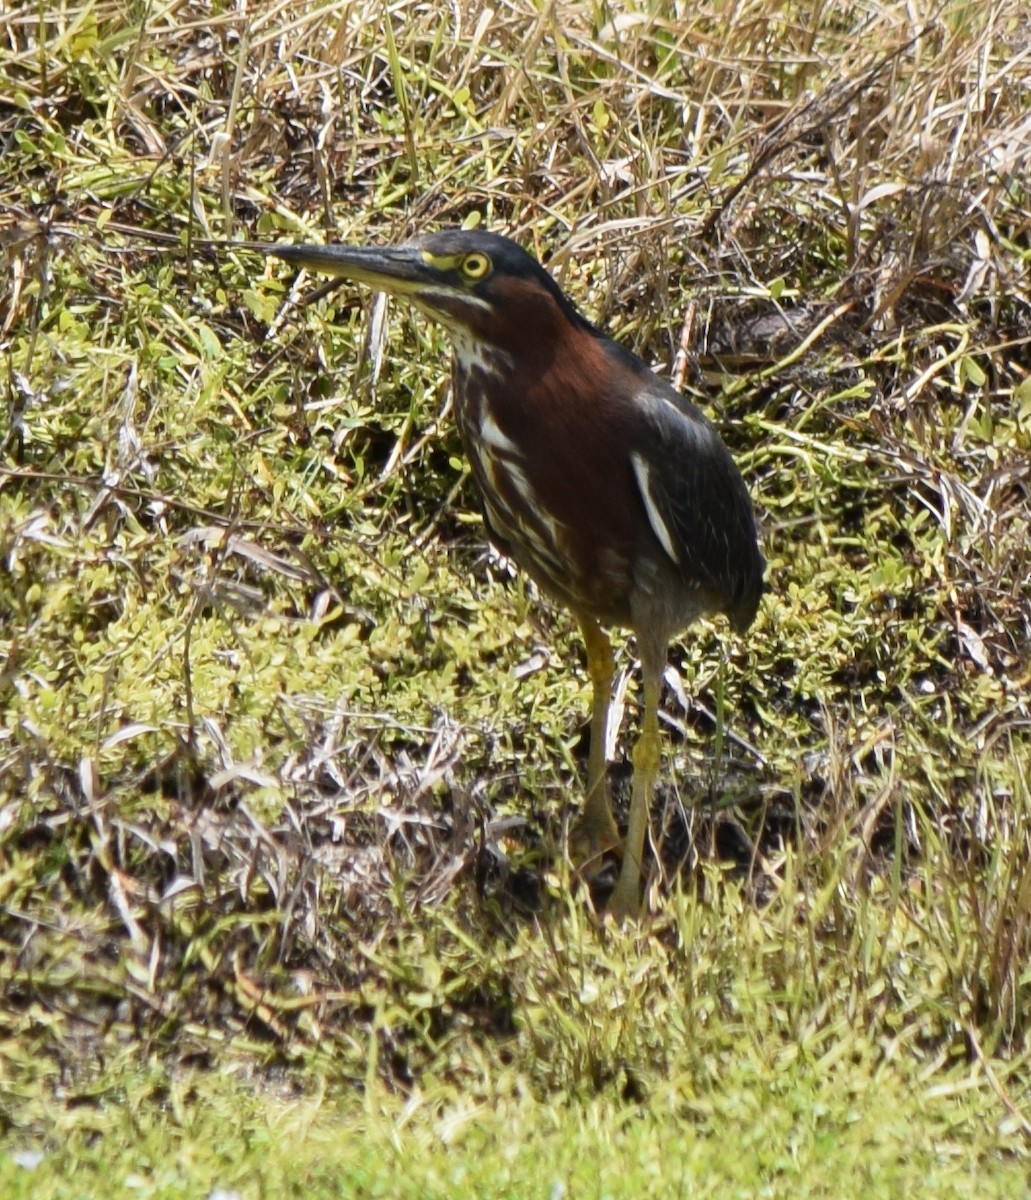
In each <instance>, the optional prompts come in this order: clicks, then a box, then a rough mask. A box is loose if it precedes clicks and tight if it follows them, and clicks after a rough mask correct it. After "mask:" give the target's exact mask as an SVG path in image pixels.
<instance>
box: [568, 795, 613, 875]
mask: <svg viewBox="0 0 1031 1200" xmlns="http://www.w3.org/2000/svg"><path fill="white" fill-rule="evenodd" d="M622 853H623V843H622V839H621V838H620V836H619V830H618V829H617V828H616V822H615V821H614V820H613V817H612V813H611V812H609V810H608V806H607V805H606V807H605V808H604V809H602V808H600V807H596V808H594V809H593V810H589V811H587V812H585V813H584V815H583V816H582V817H581V818H580V819H579V820H578V821H577V822H576V824H575V825H574V826H573V828H572V829H571V830H570V831H569V857H570V859H571V860H572V863H573V866H574V867H576V869H577V872H578V873H579V874H580V875H582V876H583V877H584V878H585V879H587V880H588V882H589V881H590V880H591V879H593V878H595V877H596V876H598V875H600V874H601V872H602V871H603V869H604V868H605V865H606V859H607V858H608V857H609V855H611V854H616V855H618V856H620V857H622Z"/></svg>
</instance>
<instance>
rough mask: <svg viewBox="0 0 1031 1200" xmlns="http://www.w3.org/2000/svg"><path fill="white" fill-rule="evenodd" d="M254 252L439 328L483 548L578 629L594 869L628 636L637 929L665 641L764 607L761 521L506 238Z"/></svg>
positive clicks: (652, 380)
mask: <svg viewBox="0 0 1031 1200" xmlns="http://www.w3.org/2000/svg"><path fill="white" fill-rule="evenodd" d="M264 249H265V251H266V252H267V253H270V254H274V255H276V256H278V257H279V258H282V259H285V260H286V261H287V262H289V263H292V264H294V265H295V266H298V267H302V268H304V269H306V270H311V271H317V272H320V273H322V274H324V275H329V276H334V277H338V278H342V279H347V280H352V281H354V282H357V283H363V284H367V285H369V286H370V287H372V288H374V289H376V290H377V291H382V292H387V293H389V294H391V295H394V296H401V297H403V298H405V299H407V300H409V301H411V303H412V304H414V305H415V307H416V308H418V309H420V310H421V311H422V312H423V313H425V314H426V316H428V317H431V318H433V319H434V320H436V321H439V322H440V323H441V324H442V325H443V326H444V328H445V329H446V330H447V333H448V335H449V336H450V339H451V342H452V344H453V348H454V364H453V402H454V410H455V415H456V417H457V421H458V428H459V432H460V434H461V437H462V442H463V445H464V447H465V452H466V454H467V455H468V457H469V463H470V465H471V467H472V472H473V475H474V477H475V479H476V482H477V483H478V484H479V488H480V493H481V495H482V499H483V508H484V513H485V517H486V522H487V526H488V529H489V532H490V535H491V537H492V540H494V541H495V542H496V543H497V545H498V547H499V548H500V549H501V550H502V551H503V553H505V554H506V555H508V556H510V557H511V558H513V559H514V560H515V561H516V562H517V563H518V564H519V565H520V566H521V567H522V568H523V569H524V570H525V571H526V572H527V574H529V575H530V577H531V578H532V579H533V580H535V582H536V583H537V584H538V585H539V586H540V587H541V588H542V589H543V591H544V592H546V593H548V594H549V595H551V596H552V597H554V598H555V599H557V600H559V601H561V602H562V603H563V604H565V605H566V606H567V607H569V608H570V609H571V610H572V611H573V613H574V614H575V616H576V618H577V620H578V621H579V623H580V627H581V629H582V630H583V635H584V641H585V643H586V648H587V664H588V670H589V674H590V678H591V684H592V686H593V705H592V713H591V727H590V747H589V752H588V768H587V800H586V806H585V809H584V813H583V816H582V818H581V820H580V822H579V825H578V828H577V830H576V833H575V838H576V840H577V842H578V843H579V844H580V845H581V846H585V847H586V850H587V853H588V854H589V855H592V856H593V855H600V854H601V853H602V852H604V851H605V850H607V849H609V848H612V847H614V846H616V845H617V844H618V842H619V836H618V830H617V827H616V823H615V820H614V818H613V815H612V808H611V801H610V796H609V789H608V784H607V781H606V760H605V743H606V737H605V732H606V728H607V724H608V710H609V704H610V700H611V692H612V681H613V674H614V664H613V656H612V647H611V643H610V641H609V638H608V635H607V634H606V633H605V632H604V630H603V628H602V626H604V625H619V626H624V627H628V628H629V629H631V630H632V631H633V633H634V634H635V635H636V638H637V649H638V654H639V656H640V661H641V675H642V688H643V717H642V721H641V731H640V735H639V738H638V741H637V744H636V746H635V749H634V752H633V766H634V782H633V790H632V795H631V803H630V816H629V825H628V829H627V834H626V839H625V841H624V842H623V846H622V866H621V868H620V873H619V877H618V879H617V882H616V886H615V890H614V891H613V893H612V895H611V897H610V898H609V903H608V908H609V911H611V912H613V913H614V914H615V915H616V916H629V915H636V914H637V912H638V911H639V908H640V899H641V898H640V877H641V861H642V856H643V853H644V840H645V834H646V832H647V827H648V819H649V811H650V808H651V799H652V793H653V791H654V787H655V780H656V776H657V774H658V770H659V765H660V753H661V742H660V737H659V721H658V711H659V700H660V695H661V690H662V678H663V673H664V670H665V667H666V658H667V653H668V649H669V642H670V639H671V638H672V637H673V636H674V635H675V634H676V633H678V632H679V631H681V630H683V629H684V628H685V627H686V626H687V625H689V624H690V623H691V622H692V621H693V620H695V618H697V617H700V616H702V615H704V614H712V613H720V612H722V613H725V614H726V615H727V616H728V617H729V619H730V623H731V625H732V626H733V627H734V628H735V629H736V630H739V631H743V630H744V629H746V628H747V627H748V626H749V625H750V624H751V622H752V620H753V618H754V617H755V613H756V609H757V608H758V605H759V598H760V595H761V594H762V577H763V570H764V565H765V564H764V562H763V558H762V555H761V553H760V551H759V545H758V538H757V530H756V521H755V517H754V514H753V511H752V505H751V501H750V500H749V497H748V492H747V490H746V488H745V484H744V481H743V480H742V478H741V475H740V474H739V472H738V470H737V467H736V466H735V465H734V462H733V460H732V459H731V456H730V454H729V452H728V451H727V448H726V446H724V444H723V442H722V441H721V440H720V437H719V434H718V433H717V432H716V430H715V429H714V428H713V426H712V424H711V423H710V422H709V421H708V419H707V418H706V417H705V416H704V415H703V414H702V412H701V411H700V410H699V409H698V408H697V407H696V406H695V405H694V404H692V403H691V402H690V401H689V400H686V399H684V397H683V396H681V395H680V394H679V393H678V392H677V391H675V390H674V389H673V388H672V387H671V386H670V385H669V384H667V383H665V382H663V380H661V379H660V378H659V377H658V376H657V375H655V374H653V373H652V371H650V370H649V369H648V367H647V366H645V364H644V363H643V362H642V361H641V360H640V359H639V358H638V357H637V356H636V355H634V354H632V353H631V352H630V351H629V350H626V349H624V348H623V347H621V346H619V345H617V344H616V343H615V342H613V341H611V340H610V339H609V338H608V337H606V336H605V335H604V334H603V333H602V332H601V331H600V330H598V329H596V328H595V327H594V326H593V325H591V324H590V323H589V322H588V321H587V320H585V319H584V317H582V316H581V315H580V313H579V312H577V310H576V309H575V308H574V306H573V304H572V303H571V302H570V301H569V299H568V298H567V297H566V296H565V294H564V293H563V292H562V290H561V289H560V288H559V286H558V284H557V283H556V282H555V280H554V279H553V278H552V277H551V276H550V275H549V274H548V272H547V271H545V270H544V268H543V267H542V266H541V265H540V264H539V263H538V262H537V261H536V260H535V259H534V258H532V257H531V256H530V255H529V254H527V253H526V252H525V251H524V250H523V249H522V248H521V247H520V246H519V245H517V244H516V243H515V242H513V241H510V240H509V239H508V238H505V237H501V236H499V235H497V234H493V233H485V232H482V231H480V230H458V229H454V230H447V231H444V232H441V233H433V234H429V235H427V236H423V237H419V238H416V239H415V240H414V241H410V242H406V243H404V244H402V245H398V246H385V247H382V248H376V247H350V246H340V245H336V246H316V245H292V246H286V245H278V246H268V247H264Z"/></svg>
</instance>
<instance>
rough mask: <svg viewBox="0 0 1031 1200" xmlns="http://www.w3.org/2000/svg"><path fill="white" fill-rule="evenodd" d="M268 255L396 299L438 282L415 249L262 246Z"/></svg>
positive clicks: (412, 247)
mask: <svg viewBox="0 0 1031 1200" xmlns="http://www.w3.org/2000/svg"><path fill="white" fill-rule="evenodd" d="M262 249H263V250H264V252H265V253H266V254H272V255H274V256H275V257H276V258H282V259H284V260H285V261H286V262H288V263H293V265H294V266H295V267H303V268H304V269H305V270H306V271H317V272H318V273H319V274H322V275H330V276H333V277H334V278H337V279H350V280H353V281H354V282H355V283H364V284H368V286H369V287H372V288H375V289H376V290H377V291H380V292H390V293H391V294H392V295H395V296H405V295H411V294H413V293H415V292H418V291H420V290H421V289H423V288H425V287H426V286H427V284H432V283H436V282H438V280H437V276H436V274H435V273H434V271H433V270H432V269H431V268H430V266H429V264H428V263H427V262H426V261H425V259H424V258H423V256H422V252H421V251H420V250H419V249H418V247H416V246H382V247H381V246H316V245H300V246H296V245H294V246H288V245H277V246H263V247H262Z"/></svg>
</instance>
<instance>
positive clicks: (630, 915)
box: [605, 858, 641, 922]
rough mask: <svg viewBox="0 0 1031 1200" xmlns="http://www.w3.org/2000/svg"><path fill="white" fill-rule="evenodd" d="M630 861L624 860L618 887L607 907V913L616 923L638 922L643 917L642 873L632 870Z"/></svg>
mask: <svg viewBox="0 0 1031 1200" xmlns="http://www.w3.org/2000/svg"><path fill="white" fill-rule="evenodd" d="M628 868H630V861H629V859H627V858H624V859H623V869H622V870H621V871H620V873H619V879H618V880H617V881H616V886H615V887H614V888H613V889H612V895H611V896H609V898H608V901H607V903H606V905H605V912H606V913H607V914H608V915H609V916H611V917H614V918H615V919H616V921H620V922H621V921H636V920H637V918H638V917H639V916H640V915H641V872H640V870H638V869H634V870H630V869H628Z"/></svg>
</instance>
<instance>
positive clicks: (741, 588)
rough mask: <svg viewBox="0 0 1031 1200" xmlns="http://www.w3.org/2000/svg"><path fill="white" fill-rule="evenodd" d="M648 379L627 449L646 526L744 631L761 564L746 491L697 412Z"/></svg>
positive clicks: (688, 580) (691, 579) (717, 439)
mask: <svg viewBox="0 0 1031 1200" xmlns="http://www.w3.org/2000/svg"><path fill="white" fill-rule="evenodd" d="M651 382H652V386H651V387H650V388H649V389H648V390H647V391H644V392H642V393H640V394H639V396H638V399H637V405H638V420H637V421H636V422H635V425H634V434H635V437H634V443H635V444H634V445H633V446H632V447H631V462H632V464H633V468H634V475H635V477H636V479H637V486H638V488H639V490H640V493H641V499H642V500H643V501H644V507H645V510H646V511H647V513H648V521H649V524H650V525H651V527H652V531H653V532H654V534H655V536H656V538H657V539H658V541H659V543H660V544H661V545H662V548H663V549H664V550H665V552H666V553H667V554H668V555H669V557H670V558H671V559H672V560H673V562H675V563H676V565H677V566H678V567H679V568H680V572H681V575H682V576H683V578H684V581H685V582H686V583H689V584H693V585H698V586H701V587H703V588H705V589H706V590H707V591H710V592H712V593H713V594H714V595H715V596H716V597H717V598H718V599H719V600H720V601H721V608H722V610H723V611H724V612H726V613H727V615H728V616H729V617H730V620H731V623H732V624H733V626H734V627H735V629H738V630H742V629H746V628H747V627H748V626H749V625H750V624H751V622H752V620H753V618H754V617H755V613H756V609H757V608H758V607H759V598H760V596H761V595H762V577H763V570H764V569H765V565H766V564H765V563H764V561H763V557H762V554H761V553H760V551H759V543H758V533H757V529H756V523H755V515H754V512H753V510H752V502H751V499H750V498H749V495H748V490H747V488H746V487H745V483H744V480H743V479H742V478H741V474H740V472H739V471H738V469H737V467H736V466H735V465H734V460H733V459H732V458H731V457H730V452H729V451H728V450H727V448H726V446H724V444H723V442H722V441H721V440H720V436H719V434H718V433H717V432H716V430H715V428H714V427H713V425H712V424H711V423H710V422H709V421H708V420H707V418H706V417H705V416H704V414H703V413H702V412H701V410H700V409H698V408H696V407H695V406H694V405H693V404H692V403H691V402H690V401H689V400H685V399H684V397H683V396H681V395H679V393H677V392H676V391H674V390H673V388H671V387H668V386H666V385H665V384H663V383H662V381H661V380H659V379H658V378H654V377H653V380H652V381H651Z"/></svg>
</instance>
